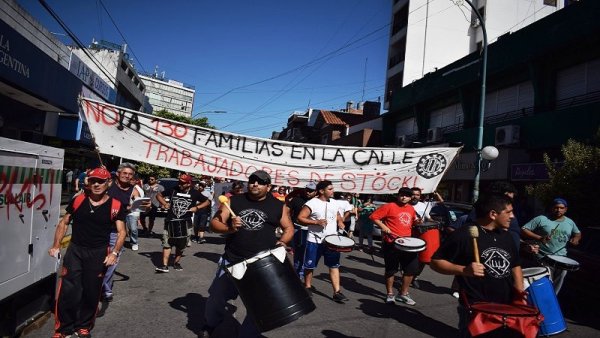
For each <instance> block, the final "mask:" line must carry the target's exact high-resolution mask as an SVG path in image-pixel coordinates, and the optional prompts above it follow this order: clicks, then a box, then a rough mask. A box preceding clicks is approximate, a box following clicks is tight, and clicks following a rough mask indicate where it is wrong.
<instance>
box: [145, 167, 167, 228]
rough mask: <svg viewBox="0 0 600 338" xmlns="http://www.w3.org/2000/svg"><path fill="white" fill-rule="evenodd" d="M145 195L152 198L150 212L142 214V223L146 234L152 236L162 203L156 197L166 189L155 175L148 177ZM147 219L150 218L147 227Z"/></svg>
mask: <svg viewBox="0 0 600 338" xmlns="http://www.w3.org/2000/svg"><path fill="white" fill-rule="evenodd" d="M143 189H144V195H145V196H146V197H149V198H150V203H151V207H150V210H148V212H145V213H142V214H141V217H140V223H141V225H142V229H143V230H144V232H146V233H147V234H149V235H150V236H152V235H154V231H152V229H154V221H155V220H156V213H157V211H158V207H160V202H159V201H158V200H157V199H156V195H158V194H159V193H162V192H163V191H165V188H164V187H163V186H162V185H160V184H159V183H158V180H157V179H156V176H155V175H150V176H148V183H146V184H144V187H143ZM146 217H148V225H146Z"/></svg>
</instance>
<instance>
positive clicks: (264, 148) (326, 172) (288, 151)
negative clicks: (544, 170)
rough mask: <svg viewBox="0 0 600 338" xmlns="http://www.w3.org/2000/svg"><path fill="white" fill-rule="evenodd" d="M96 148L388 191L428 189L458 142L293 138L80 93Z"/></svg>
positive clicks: (276, 178) (183, 164) (169, 163)
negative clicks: (361, 143)
mask: <svg viewBox="0 0 600 338" xmlns="http://www.w3.org/2000/svg"><path fill="white" fill-rule="evenodd" d="M81 104H82V108H83V113H84V115H85V119H86V120H87V123H88V125H89V127H90V130H91V132H92V135H93V136H94V138H95V141H96V144H97V146H98V149H99V151H100V152H101V153H104V154H110V155H114V156H119V157H124V158H128V159H131V160H135V161H139V162H146V163H150V164H154V165H158V166H162V167H168V168H171V169H176V170H180V171H182V172H189V173H196V174H202V175H209V176H216V177H224V178H228V179H233V180H240V181H246V180H247V179H248V176H250V174H252V173H253V172H254V171H256V170H258V169H261V170H265V171H267V172H269V173H270V174H271V178H272V184H273V185H283V186H289V187H303V186H304V185H306V184H307V183H308V182H309V181H320V180H330V181H332V182H333V185H334V186H335V189H336V191H346V192H360V193H366V194H395V193H397V192H398V189H399V188H401V187H409V188H410V187H420V188H422V189H423V190H424V193H429V192H432V191H433V190H435V188H436V187H437V185H438V183H439V182H440V180H441V178H442V176H443V175H444V172H445V171H446V170H447V169H448V168H449V166H450V164H451V163H452V161H453V159H454V158H455V157H456V155H457V154H458V152H459V151H460V148H360V147H348V146H342V147H339V146H327V145H318V144H304V143H292V142H286V141H278V140H269V139H263V138H255V137H250V136H244V135H238V134H232V133H227V132H222V131H218V130H215V129H207V128H200V127H197V126H193V125H188V124H184V123H180V122H176V121H171V120H166V119H163V118H159V117H156V116H152V115H148V114H144V113H140V112H136V111H133V110H129V109H126V108H123V107H118V106H113V105H110V104H106V103H101V102H98V101H94V100H90V99H85V98H84V99H82V100H81Z"/></svg>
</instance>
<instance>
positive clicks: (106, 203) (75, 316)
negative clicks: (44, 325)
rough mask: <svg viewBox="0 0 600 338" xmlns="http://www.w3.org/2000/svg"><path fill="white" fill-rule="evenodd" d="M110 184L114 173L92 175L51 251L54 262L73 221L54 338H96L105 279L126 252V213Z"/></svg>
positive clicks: (71, 205) (103, 171)
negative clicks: (113, 236)
mask: <svg viewBox="0 0 600 338" xmlns="http://www.w3.org/2000/svg"><path fill="white" fill-rule="evenodd" d="M109 178H110V173H109V172H108V171H107V170H106V169H104V168H96V169H93V170H91V171H90V172H89V173H88V176H87V180H88V184H89V190H88V191H86V193H85V194H84V195H80V196H81V197H76V198H74V199H72V200H71V202H69V205H68V206H67V209H66V214H65V215H64V216H63V218H62V219H61V220H60V222H59V223H58V225H57V226H56V232H55V235H54V243H53V245H52V247H51V248H50V249H49V250H48V254H49V255H50V256H54V257H58V255H59V253H60V242H61V240H62V239H63V237H64V236H65V233H66V231H67V227H68V224H69V223H70V222H71V221H73V225H72V233H71V242H70V244H69V248H68V249H67V252H66V254H65V258H64V262H63V267H62V270H61V279H60V281H59V284H58V291H57V294H58V297H57V298H56V306H55V313H54V316H55V321H56V324H55V334H54V336H53V337H65V336H68V335H71V334H73V333H76V334H77V336H79V337H90V330H91V329H92V327H93V325H94V319H95V317H96V311H97V308H98V300H99V299H100V293H101V289H102V278H103V276H104V273H105V271H106V268H107V267H109V266H112V265H114V264H115V263H116V262H117V257H118V256H119V252H120V250H121V248H122V247H123V242H124V241H125V236H126V231H125V223H124V221H125V214H126V209H125V206H124V205H122V204H121V203H120V202H118V201H113V198H112V197H109V196H108V194H107V193H106V191H107V190H108V179H109ZM115 227H116V229H117V233H118V237H117V241H116V243H115V245H114V246H113V247H111V246H109V239H110V233H111V230H112V229H113V228H115Z"/></svg>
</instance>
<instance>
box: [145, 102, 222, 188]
mask: <svg viewBox="0 0 600 338" xmlns="http://www.w3.org/2000/svg"><path fill="white" fill-rule="evenodd" d="M154 116H157V117H162V118H165V119H169V120H174V121H177V122H182V123H187V124H191V125H194V126H198V127H204V128H211V129H214V128H215V127H214V126H212V125H211V124H209V123H208V118H207V117H201V118H197V119H193V118H191V117H188V116H183V115H177V114H175V113H171V112H169V111H167V110H165V109H163V110H159V111H157V112H155V113H154ZM137 172H138V173H139V174H140V175H142V176H148V175H156V176H157V177H159V178H160V177H175V176H176V175H177V173H176V172H175V170H172V169H169V168H165V167H160V166H156V165H152V164H149V163H143V162H140V163H138V167H137Z"/></svg>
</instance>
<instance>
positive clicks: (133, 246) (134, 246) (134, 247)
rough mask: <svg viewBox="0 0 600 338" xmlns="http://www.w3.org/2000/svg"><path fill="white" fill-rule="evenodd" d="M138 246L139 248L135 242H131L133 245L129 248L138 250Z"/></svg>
mask: <svg viewBox="0 0 600 338" xmlns="http://www.w3.org/2000/svg"><path fill="white" fill-rule="evenodd" d="M139 248H140V247H139V246H138V245H137V244H133V245H132V246H131V250H133V251H138V250H139Z"/></svg>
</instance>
